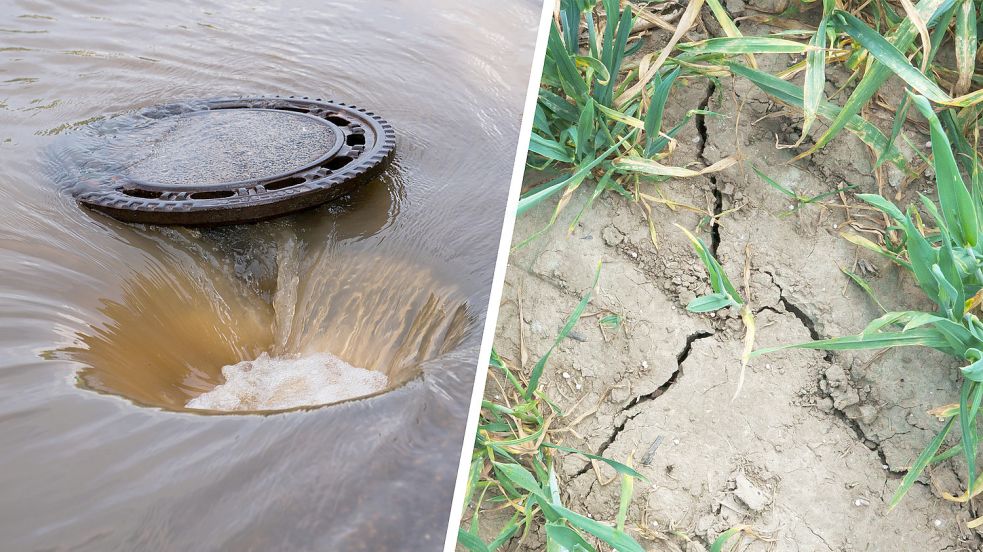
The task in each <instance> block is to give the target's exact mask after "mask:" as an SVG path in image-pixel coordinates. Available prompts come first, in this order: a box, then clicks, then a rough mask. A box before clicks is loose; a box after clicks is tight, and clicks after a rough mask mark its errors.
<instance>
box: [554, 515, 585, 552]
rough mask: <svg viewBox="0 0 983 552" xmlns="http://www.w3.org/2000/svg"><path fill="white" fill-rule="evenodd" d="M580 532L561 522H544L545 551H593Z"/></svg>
mask: <svg viewBox="0 0 983 552" xmlns="http://www.w3.org/2000/svg"><path fill="white" fill-rule="evenodd" d="M595 551H596V549H595V548H594V547H593V546H591V545H590V543H588V542H587V541H585V540H584V537H581V536H580V533H578V532H576V531H574V530H573V529H571V528H569V527H567V526H566V525H564V524H563V523H561V522H552V523H547V524H546V552H595Z"/></svg>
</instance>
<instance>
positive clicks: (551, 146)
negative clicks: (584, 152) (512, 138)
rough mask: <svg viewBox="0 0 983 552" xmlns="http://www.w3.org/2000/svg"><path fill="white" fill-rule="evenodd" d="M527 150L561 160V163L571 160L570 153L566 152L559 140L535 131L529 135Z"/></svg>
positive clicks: (570, 161)
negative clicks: (544, 136)
mask: <svg viewBox="0 0 983 552" xmlns="http://www.w3.org/2000/svg"><path fill="white" fill-rule="evenodd" d="M529 151H531V152H533V153H538V154H539V155H542V156H543V157H545V158H547V159H552V160H554V161H561V162H563V163H572V162H573V158H572V157H571V156H570V153H569V152H567V149H566V148H565V147H563V146H562V145H561V144H560V143H559V142H557V141H556V140H550V139H548V138H543V137H542V136H540V135H538V134H536V133H535V132H533V133H532V134H531V135H530V136H529Z"/></svg>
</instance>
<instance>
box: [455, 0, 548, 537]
mask: <svg viewBox="0 0 983 552" xmlns="http://www.w3.org/2000/svg"><path fill="white" fill-rule="evenodd" d="M557 1H558V0H543V11H542V13H540V16H539V32H538V33H537V34H536V47H535V48H534V50H533V58H532V67H531V69H530V71H529V87H528V88H527V89H526V103H525V107H524V108H523V110H522V123H521V124H520V125H519V139H518V141H517V143H516V148H515V163H514V164H513V165H512V181H511V183H510V184H509V196H508V201H507V202H506V204H505V220H504V221H503V224H502V238H501V242H499V245H498V258H497V260H496V261H495V274H494V277H493V278H492V287H491V293H490V294H489V296H488V310H487V311H486V314H485V329H484V333H483V334H482V337H481V347H480V348H479V351H478V362H477V365H476V366H475V378H474V388H473V389H472V391H471V407H470V410H469V411H468V423H467V425H466V426H465V430H464V442H463V443H461V461H460V465H459V466H458V468H457V482H456V483H455V485H454V497H453V499H452V502H451V510H450V519H448V523H447V535H446V537H445V539H444V552H454V549H455V548H456V546H457V532H458V528H459V526H460V522H461V516H462V515H463V513H464V506H465V504H464V494H465V486H466V484H467V479H468V471H469V469H468V468H469V467H470V466H471V450H472V449H473V448H474V435H475V432H476V431H477V429H478V414H479V412H480V411H481V399H482V397H483V396H484V393H485V380H486V379H487V376H488V359H489V357H490V356H491V350H492V343H493V341H494V340H495V326H496V325H497V322H498V307H499V304H500V303H501V300H502V289H503V288H504V286H505V271H506V269H507V268H508V261H509V251H510V250H511V249H512V232H513V230H514V229H515V218H516V209H517V208H518V205H519V191H520V189H521V188H522V176H523V174H524V173H525V168H526V156H527V154H528V153H529V140H530V138H531V134H532V122H533V117H534V115H535V112H536V103H537V101H538V100H539V84H540V81H541V80H542V77H543V64H544V63H545V60H546V37H547V35H548V34H549V25H550V20H551V18H552V16H553V7H554V4H555V2H557Z"/></svg>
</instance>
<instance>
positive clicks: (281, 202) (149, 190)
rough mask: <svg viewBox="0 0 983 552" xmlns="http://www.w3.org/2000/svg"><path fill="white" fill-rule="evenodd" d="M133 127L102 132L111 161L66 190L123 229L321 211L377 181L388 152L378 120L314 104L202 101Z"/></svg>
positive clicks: (155, 112) (147, 115) (152, 111)
mask: <svg viewBox="0 0 983 552" xmlns="http://www.w3.org/2000/svg"><path fill="white" fill-rule="evenodd" d="M137 119H138V120H139V121H140V124H134V125H126V126H121V127H120V128H116V127H114V126H113V125H111V124H106V123H103V125H102V127H104V128H102V129H100V133H101V134H103V135H106V134H107V133H109V134H111V137H112V139H113V140H112V142H111V145H110V146H108V149H109V150H110V155H109V157H111V158H112V161H111V162H108V163H107V162H105V161H103V162H102V164H101V165H100V171H98V173H99V174H98V176H96V177H94V178H93V177H91V176H92V175H91V174H89V175H88V176H87V177H84V178H83V179H82V181H81V182H78V183H77V184H76V185H75V186H73V187H72V190H73V194H74V195H75V197H76V199H77V200H78V201H79V202H81V203H82V204H83V205H86V206H88V207H91V208H93V209H96V210H98V211H102V212H104V213H107V214H109V215H111V216H113V217H115V218H118V219H121V220H125V221H130V222H144V223H153V224H187V225H204V224H229V223H235V222H248V221H254V220H259V219H264V218H268V217H272V216H276V215H281V214H284V213H289V212H291V211H296V210H299V209H304V208H306V207H311V206H314V205H318V204H321V203H324V202H326V201H331V200H332V199H336V198H338V197H340V196H342V195H344V194H346V193H348V192H351V191H352V190H354V189H355V188H356V187H357V186H358V185H359V184H361V183H363V182H365V181H367V180H368V179H371V178H372V177H374V176H376V175H377V174H378V173H379V172H381V171H382V169H383V168H384V167H385V164H386V163H387V162H388V161H389V159H390V156H391V155H392V151H393V147H394V146H395V135H394V133H393V130H392V127H391V126H390V125H389V123H387V122H385V121H384V120H382V119H381V118H380V117H378V116H377V115H375V114H373V113H370V112H367V111H365V110H362V109H359V108H357V107H354V106H350V105H346V104H341V103H334V102H327V101H322V100H319V99H318V100H311V99H308V98H294V97H290V98H281V97H263V98H236V99H220V100H207V101H202V102H193V103H182V104H172V105H164V106H156V107H152V108H148V109H145V110H143V111H141V112H139V113H138V114H137ZM109 121H111V119H110V120H109ZM104 155H105V154H104Z"/></svg>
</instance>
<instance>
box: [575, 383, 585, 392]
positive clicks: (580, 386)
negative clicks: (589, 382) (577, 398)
mask: <svg viewBox="0 0 983 552" xmlns="http://www.w3.org/2000/svg"><path fill="white" fill-rule="evenodd" d="M574 387H576V388H577V391H580V390H581V389H582V388H583V387H584V386H583V385H580V384H579V383H578V384H577V385H574Z"/></svg>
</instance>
